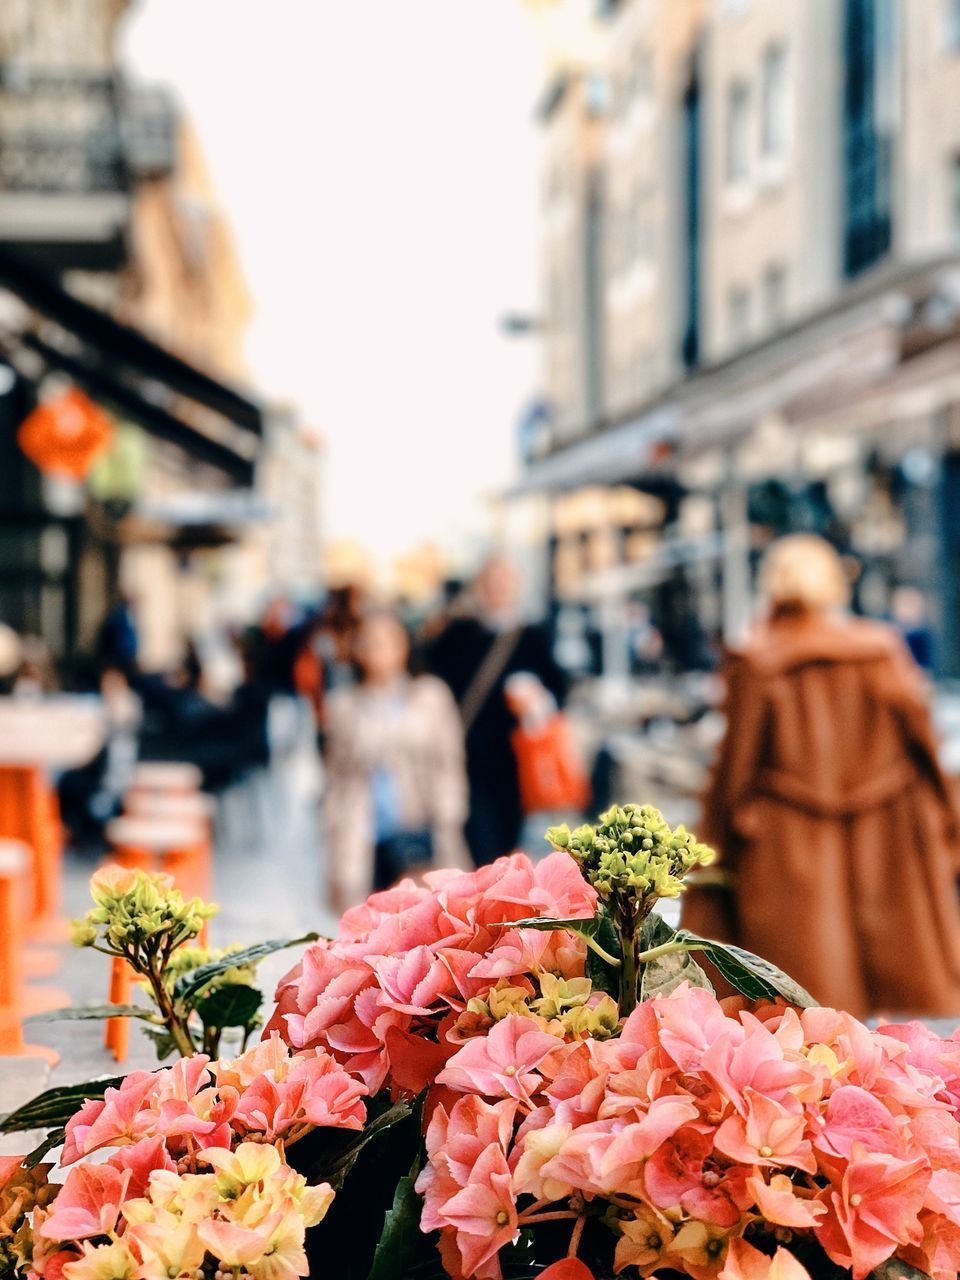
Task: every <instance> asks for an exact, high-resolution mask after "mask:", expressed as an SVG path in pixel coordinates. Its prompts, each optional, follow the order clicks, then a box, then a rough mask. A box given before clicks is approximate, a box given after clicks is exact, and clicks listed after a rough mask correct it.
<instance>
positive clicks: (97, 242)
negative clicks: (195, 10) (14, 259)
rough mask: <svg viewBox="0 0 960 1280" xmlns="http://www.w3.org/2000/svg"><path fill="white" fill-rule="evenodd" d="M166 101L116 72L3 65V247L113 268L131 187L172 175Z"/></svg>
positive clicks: (52, 261) (45, 259)
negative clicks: (121, 80) (135, 88)
mask: <svg viewBox="0 0 960 1280" xmlns="http://www.w3.org/2000/svg"><path fill="white" fill-rule="evenodd" d="M173 162H174V121H173V111H172V108H171V107H170V103H169V100H168V99H166V98H165V97H164V96H163V95H162V94H157V93H149V94H145V93H129V92H126V91H124V90H123V88H122V87H121V86H120V85H119V84H118V81H117V79H116V77H115V76H113V75H110V74H108V75H100V74H89V73H84V72H69V71H68V72H60V71H57V72H42V71H41V72H37V71H36V70H35V69H33V68H30V69H27V68H24V67H22V66H20V65H18V64H16V63H3V64H0V244H6V245H10V246H15V247H16V248H17V249H19V250H20V251H22V252H26V253H28V254H30V256H31V257H33V258H35V259H37V260H39V261H41V262H42V263H43V264H44V265H46V266H48V267H52V268H55V269H67V268H85V269H89V270H115V269H116V268H118V267H120V266H122V265H123V263H124V261H125V257H126V251H125V247H124V234H125V231H126V227H127V223H128V220H129V215H130V203H131V201H130V193H131V188H132V186H133V184H134V183H135V182H136V181H139V180H143V179H146V178H155V177H160V176H164V175H165V174H167V173H169V172H170V170H171V169H172V167H173Z"/></svg>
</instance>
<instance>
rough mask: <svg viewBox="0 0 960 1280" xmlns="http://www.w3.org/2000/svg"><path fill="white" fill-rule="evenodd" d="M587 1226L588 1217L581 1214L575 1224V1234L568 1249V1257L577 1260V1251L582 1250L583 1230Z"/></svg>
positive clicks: (571, 1237)
mask: <svg viewBox="0 0 960 1280" xmlns="http://www.w3.org/2000/svg"><path fill="white" fill-rule="evenodd" d="M586 1225H587V1215H586V1214H585V1213H581V1214H580V1216H579V1218H577V1220H576V1222H575V1223H574V1224H573V1233H572V1234H571V1236H570V1247H569V1248H568V1249H567V1257H568V1258H575V1257H576V1256H577V1250H578V1249H579V1248H580V1238H581V1236H582V1235H583V1228H584V1227H585V1226H586Z"/></svg>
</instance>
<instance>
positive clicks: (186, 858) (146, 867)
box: [106, 817, 211, 898]
mask: <svg viewBox="0 0 960 1280" xmlns="http://www.w3.org/2000/svg"><path fill="white" fill-rule="evenodd" d="M106 834H107V839H108V840H109V841H110V844H111V846H112V860H113V861H115V862H119V864H120V865H121V866H122V867H139V868H140V869H141V870H143V871H165V872H166V873H167V874H168V875H170V876H172V877H173V881H174V884H176V886H177V888H178V889H180V890H181V891H182V892H183V894H184V896H185V897H188V898H192V897H199V898H204V897H206V896H207V894H208V893H209V891H210V881H211V866H210V864H211V840H210V834H209V831H207V830H204V829H203V827H202V826H201V825H200V824H198V823H197V821H196V820H189V821H188V820H184V819H173V818H139V817H137V818H135V817H123V818H114V819H113V821H112V822H109V823H108V824H107V832H106Z"/></svg>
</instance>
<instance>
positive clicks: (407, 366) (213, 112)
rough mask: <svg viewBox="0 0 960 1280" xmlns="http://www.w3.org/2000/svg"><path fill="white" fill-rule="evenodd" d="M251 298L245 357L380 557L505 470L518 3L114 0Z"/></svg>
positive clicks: (516, 185) (452, 514)
mask: <svg viewBox="0 0 960 1280" xmlns="http://www.w3.org/2000/svg"><path fill="white" fill-rule="evenodd" d="M126 50H127V54H128V58H129V61H130V63H131V65H132V67H133V68H134V69H135V71H136V72H137V73H138V74H140V75H141V76H142V77H143V78H145V79H148V80H152V81H163V82H166V83H168V84H171V85H173V86H174V87H175V89H176V90H177V92H178V94H179V96H180V98H181V100H182V102H183V104H184V105H185V106H186V108H187V110H188V111H189V113H190V115H191V116H192V118H193V120H194V123H195V125H196V128H197V130H198V133H199V135H200V139H201V142H202V145H203V147H204V151H205V154H206V158H207V161H208V164H209V167H210V169H211V172H212V175H213V178H214V181H215V183H216V185H217V189H218V191H219V194H220V197H221V199H222V202H223V204H224V206H225V208H226V210H227V211H228V214H229V216H230V219H231V222H232V224H233V228H234V233H235V236H236V240H237V245H238V249H239V253H240V258H241V261H242V264H243V268H244V272H245V274H246V277H247V280H248V282H249V285H250V289H251V292H252V294H253V297H254V300H255V304H256V317H255V320H254V324H253V327H252V329H251V333H250V342H249V362H250V366H251V369H252V372H253V375H254V377H255V379H256V382H257V383H258V384H259V386H260V387H261V388H262V389H263V390H264V391H266V392H267V393H268V394H270V395H272V396H275V397H277V398H280V399H285V400H292V401H294V402H295V403H297V404H298V405H299V406H300V407H301V409H302V410H303V413H304V415H305V417H306V419H307V420H308V421H309V422H311V423H313V424H315V425H317V426H318V427H320V428H321V429H322V430H323V432H324V433H325V435H326V437H327V439H328V441H329V448H330V459H331V465H330V472H329V529H330V533H331V535H332V536H334V537H348V538H361V539H363V540H364V541H365V542H366V543H367V544H368V545H369V546H370V547H371V549H372V550H373V551H374V552H375V553H376V554H378V555H380V556H384V557H389V556H390V555H391V554H392V553H394V552H396V551H400V550H403V549H405V548H407V547H409V546H410V545H411V544H413V543H414V542H416V541H418V540H419V539H421V538H426V537H431V536H435V537H440V538H448V537H449V536H450V535H451V534H455V533H456V531H457V530H458V529H462V528H463V527H464V525H465V524H466V525H469V523H470V522H471V520H472V519H473V517H474V513H475V512H476V510H477V503H478V499H479V498H480V497H481V496H482V495H483V494H485V493H489V492H490V491H492V490H495V489H497V488H498V487H502V486H503V485H504V484H506V483H507V482H508V481H509V478H510V476H511V473H512V469H513V440H514V426H515V422H516V418H517V415H518V413H519V411H520V409H521V407H522V405H523V403H524V401H525V399H526V398H527V397H529V395H531V394H532V393H533V392H534V391H535V389H536V370H537V361H536V352H535V350H534V344H533V343H531V342H530V341H529V340H527V341H524V340H513V341H510V340H509V339H505V338H504V337H503V336H502V335H501V334H500V332H499V331H498V328H497V321H498V318H499V317H500V315H501V314H502V313H503V312H504V311H507V310H510V309H514V308H517V309H521V310H523V309H532V308H533V306H534V299H535V293H536V259H535V243H536V242H535V207H536V188H537V181H536V149H535V131H534V127H533V123H532V109H533V105H534V101H535V97H536V93H537V89H538V83H537V80H538V76H537V61H536V53H535V48H534V42H533V33H532V31H531V30H530V27H529V25H528V20H527V19H526V18H525V16H524V14H523V12H522V9H521V4H520V0H348V2H345V0H269V3H266V4H265V3H263V0H138V3H137V5H136V6H135V9H134V13H133V16H132V18H131V19H130V20H129V23H128V27H127V32H126Z"/></svg>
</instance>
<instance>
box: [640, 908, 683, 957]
mask: <svg viewBox="0 0 960 1280" xmlns="http://www.w3.org/2000/svg"><path fill="white" fill-rule="evenodd" d="M676 936H677V931H676V929H671V928H670V926H669V925H668V924H667V922H666V920H664V918H663V916H662V915H660V913H659V912H658V911H651V912H650V914H649V915H648V916H647V917H646V919H645V920H644V922H643V924H642V925H641V926H640V950H641V951H652V950H653V948H654V947H662V946H663V944H664V943H665V942H671V941H672V940H673V939H674V938H675V937H676Z"/></svg>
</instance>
